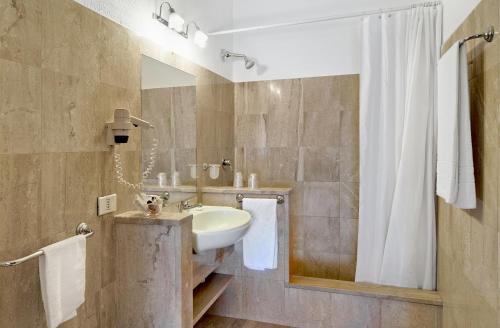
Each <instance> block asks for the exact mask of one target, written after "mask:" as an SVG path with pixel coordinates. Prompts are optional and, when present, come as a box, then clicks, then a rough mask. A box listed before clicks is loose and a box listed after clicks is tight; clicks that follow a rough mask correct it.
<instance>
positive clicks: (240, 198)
mask: <svg viewBox="0 0 500 328" xmlns="http://www.w3.org/2000/svg"><path fill="white" fill-rule="evenodd" d="M243 198H245V195H243V194H236V201H237V202H238V203H241V202H243ZM276 201H277V202H278V204H283V203H284V202H285V196H283V195H276Z"/></svg>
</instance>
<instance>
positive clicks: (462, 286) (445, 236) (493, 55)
mask: <svg viewBox="0 0 500 328" xmlns="http://www.w3.org/2000/svg"><path fill="white" fill-rule="evenodd" d="M490 25H494V26H495V28H496V29H497V30H498V29H499V28H500V3H499V2H498V0H482V1H481V2H480V4H479V5H478V7H477V8H476V9H475V10H474V11H473V12H472V13H471V15H470V16H469V17H468V18H467V19H466V20H465V22H464V23H463V24H462V25H461V26H460V27H459V28H458V30H457V31H455V33H454V34H453V35H452V36H451V38H450V39H449V40H448V41H447V42H446V44H445V46H444V48H443V50H444V51H446V50H447V49H448V48H449V47H450V46H451V45H452V43H453V42H456V41H457V40H459V39H461V38H463V37H466V36H468V35H471V34H475V33H480V32H483V31H484V30H485V28H486V27H487V26H490ZM467 46H468V50H469V53H468V54H469V72H470V76H469V78H470V94H471V118H472V143H473V151H474V171H475V172H474V173H475V178H476V190H477V196H478V207H477V209H475V210H468V211H463V210H459V209H456V208H454V207H452V206H449V205H447V204H445V203H444V202H443V201H442V200H441V199H439V205H438V226H439V231H438V290H439V292H440V293H441V296H442V298H443V301H444V307H443V326H444V327H454V328H455V327H499V326H500V311H499V309H500V303H499V297H500V270H499V269H500V268H499V263H500V262H499V261H498V257H499V252H500V243H499V241H500V239H499V233H500V229H499V228H500V226H499V222H498V218H499V216H498V214H499V205H500V203H499V201H500V197H499V187H500V185H499V181H500V180H499V179H500V176H499V169H500V166H499V159H500V149H499V146H500V139H499V134H498V128H499V122H500V96H499V95H500V38H498V36H497V37H496V38H495V40H494V41H493V42H492V43H490V44H488V43H486V42H484V40H476V41H470V42H468V43H467Z"/></svg>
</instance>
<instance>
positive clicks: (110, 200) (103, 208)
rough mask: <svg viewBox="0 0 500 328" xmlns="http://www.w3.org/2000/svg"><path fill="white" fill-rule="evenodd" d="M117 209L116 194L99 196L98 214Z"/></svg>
mask: <svg viewBox="0 0 500 328" xmlns="http://www.w3.org/2000/svg"><path fill="white" fill-rule="evenodd" d="M115 211H116V194H112V195H107V196H102V197H97V215H99V216H100V215H104V214H108V213H111V212H115Z"/></svg>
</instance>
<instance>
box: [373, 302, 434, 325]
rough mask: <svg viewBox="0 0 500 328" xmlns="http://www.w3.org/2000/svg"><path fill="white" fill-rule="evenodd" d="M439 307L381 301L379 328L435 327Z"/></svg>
mask: <svg viewBox="0 0 500 328" xmlns="http://www.w3.org/2000/svg"><path fill="white" fill-rule="evenodd" d="M438 311H439V307H437V306H433V305H424V304H416V303H408V302H398V301H386V300H383V301H382V311H381V327H384V328H385V327H387V328H391V327H394V328H396V327H397V328H406V327H408V328H410V327H415V328H417V327H418V328H428V327H429V328H433V327H437V323H438V321H437V319H438Z"/></svg>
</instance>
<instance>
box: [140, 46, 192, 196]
mask: <svg viewBox="0 0 500 328" xmlns="http://www.w3.org/2000/svg"><path fill="white" fill-rule="evenodd" d="M141 106H142V117H143V119H144V120H147V121H149V122H151V123H152V124H153V125H154V126H155V129H154V131H149V130H148V131H142V147H141V148H142V168H143V170H144V168H145V167H146V166H147V163H148V161H149V157H150V152H151V147H152V145H153V139H154V137H156V138H157V139H158V151H157V152H158V155H157V160H156V165H155V167H154V169H153V171H152V173H151V175H150V177H149V178H148V179H147V180H145V181H144V182H145V184H158V183H159V182H161V181H159V180H164V181H163V182H161V183H162V185H163V186H171V187H180V186H196V77H195V76H193V75H191V74H188V73H186V72H183V71H181V70H179V69H177V68H174V67H172V66H169V65H167V64H165V63H162V62H160V61H157V60H155V59H153V58H150V57H147V56H144V55H143V56H142V77H141ZM159 176H161V179H159Z"/></svg>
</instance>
